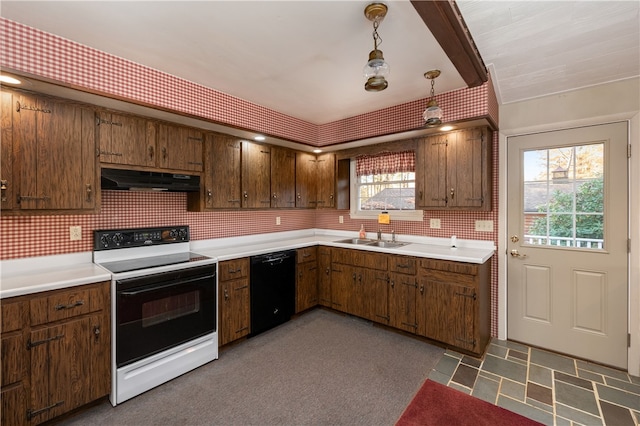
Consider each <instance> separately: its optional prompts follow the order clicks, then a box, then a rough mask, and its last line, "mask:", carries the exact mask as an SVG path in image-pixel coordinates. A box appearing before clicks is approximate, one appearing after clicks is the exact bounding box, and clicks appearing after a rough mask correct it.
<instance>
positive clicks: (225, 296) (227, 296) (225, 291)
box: [224, 288, 229, 300]
mask: <svg viewBox="0 0 640 426" xmlns="http://www.w3.org/2000/svg"><path fill="white" fill-rule="evenodd" d="M224 300H229V292H228V291H227V289H226V288H225V289H224Z"/></svg>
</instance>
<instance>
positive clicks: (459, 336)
mask: <svg viewBox="0 0 640 426" xmlns="http://www.w3.org/2000/svg"><path fill="white" fill-rule="evenodd" d="M443 278H445V279H441V278H440V277H439V274H438V273H437V272H435V273H434V274H428V275H427V277H425V281H424V288H425V299H426V307H425V309H426V312H425V314H426V321H425V328H426V333H425V336H426V337H429V338H431V339H434V340H439V341H441V342H444V343H447V344H450V345H453V346H456V347H458V348H461V349H466V350H468V351H471V352H478V346H479V342H478V339H477V337H476V317H477V310H476V303H477V301H476V298H477V296H476V291H475V288H474V287H473V286H469V285H465V284H461V283H459V282H457V280H455V278H454V277H451V276H450V275H447V276H445V277H443Z"/></svg>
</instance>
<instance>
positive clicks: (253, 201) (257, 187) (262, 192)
mask: <svg viewBox="0 0 640 426" xmlns="http://www.w3.org/2000/svg"><path fill="white" fill-rule="evenodd" d="M241 184H242V207H244V208H253V209H266V208H269V207H271V147H270V146H266V145H259V144H256V143H253V142H247V141H242V178H241Z"/></svg>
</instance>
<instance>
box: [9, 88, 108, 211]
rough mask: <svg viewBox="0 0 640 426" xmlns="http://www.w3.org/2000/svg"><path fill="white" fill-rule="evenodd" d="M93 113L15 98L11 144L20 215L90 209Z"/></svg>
mask: <svg viewBox="0 0 640 426" xmlns="http://www.w3.org/2000/svg"><path fill="white" fill-rule="evenodd" d="M94 132H95V126H94V114H93V111H92V110H89V109H87V108H83V107H80V106H78V105H75V104H73V103H70V102H63V101H57V100H53V99H51V98H47V97H39V96H34V95H26V94H19V95H16V108H15V109H14V140H13V143H14V144H16V143H17V144H18V150H19V156H18V158H17V163H18V165H19V166H18V167H19V169H20V171H19V173H18V176H19V187H20V188H19V192H18V195H17V198H16V202H17V203H18V204H19V208H20V210H83V209H93V208H94V207H95V205H96V204H95V194H96V172H95V171H96V156H95V137H94V136H95V133H94Z"/></svg>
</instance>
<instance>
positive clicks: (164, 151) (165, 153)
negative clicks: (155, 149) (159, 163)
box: [162, 148, 167, 160]
mask: <svg viewBox="0 0 640 426" xmlns="http://www.w3.org/2000/svg"><path fill="white" fill-rule="evenodd" d="M162 159H163V160H166V159H167V148H162Z"/></svg>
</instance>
